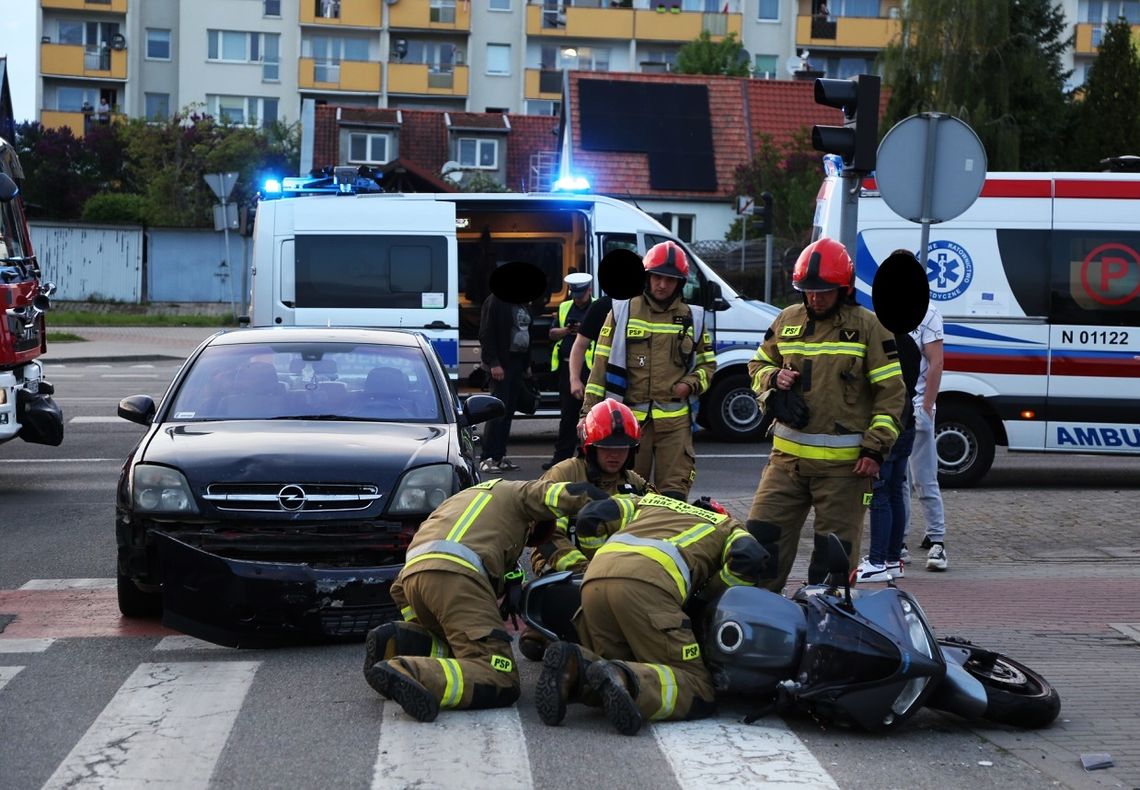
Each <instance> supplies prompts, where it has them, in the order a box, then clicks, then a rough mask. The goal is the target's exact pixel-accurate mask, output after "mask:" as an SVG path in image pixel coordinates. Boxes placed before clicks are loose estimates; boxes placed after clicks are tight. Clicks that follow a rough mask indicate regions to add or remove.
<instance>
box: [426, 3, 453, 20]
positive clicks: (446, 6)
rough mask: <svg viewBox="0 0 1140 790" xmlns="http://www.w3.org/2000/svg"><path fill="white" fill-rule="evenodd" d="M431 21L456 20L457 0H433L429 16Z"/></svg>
mask: <svg viewBox="0 0 1140 790" xmlns="http://www.w3.org/2000/svg"><path fill="white" fill-rule="evenodd" d="M428 20H429V21H431V22H444V23H447V24H453V23H454V22H455V0H431V13H430V14H429V16H428Z"/></svg>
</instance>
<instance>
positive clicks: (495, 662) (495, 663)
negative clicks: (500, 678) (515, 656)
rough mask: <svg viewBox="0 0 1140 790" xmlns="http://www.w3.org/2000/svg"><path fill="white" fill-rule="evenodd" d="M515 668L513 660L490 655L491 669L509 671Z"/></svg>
mask: <svg viewBox="0 0 1140 790" xmlns="http://www.w3.org/2000/svg"><path fill="white" fill-rule="evenodd" d="M514 668H515V662H513V661H511V660H510V659H509V658H507V657H505V656H491V669H494V670H497V671H499V672H510V671H512V670H513V669H514Z"/></svg>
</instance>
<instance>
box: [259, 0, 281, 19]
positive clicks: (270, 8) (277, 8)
mask: <svg viewBox="0 0 1140 790" xmlns="http://www.w3.org/2000/svg"><path fill="white" fill-rule="evenodd" d="M261 13H262V15H263V16H281V0H265V2H264V10H263V11H262V12H261Z"/></svg>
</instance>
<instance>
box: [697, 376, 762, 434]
mask: <svg viewBox="0 0 1140 790" xmlns="http://www.w3.org/2000/svg"><path fill="white" fill-rule="evenodd" d="M701 411H702V412H703V413H704V415H705V416H706V417H707V418H708V423H709V428H710V429H711V430H712V432H713V434H715V435H716V437H717V438H718V439H722V440H724V441H728V442H750V441H754V440H756V439H759V438H760V433H761V432H760V422H761V418H762V417H763V415H762V414H761V413H760V407H759V405H758V404H757V403H756V395H755V394H754V393H753V392H752V386H751V385H750V383H749V381H748V377H747V376H729V377H728V378H725V379H723V380H721V381H719V382H717V383H716V384H714V385H713V388H712V389H711V390H709V393H708V395H706V396H705V402H704V404H703V405H702V408H701Z"/></svg>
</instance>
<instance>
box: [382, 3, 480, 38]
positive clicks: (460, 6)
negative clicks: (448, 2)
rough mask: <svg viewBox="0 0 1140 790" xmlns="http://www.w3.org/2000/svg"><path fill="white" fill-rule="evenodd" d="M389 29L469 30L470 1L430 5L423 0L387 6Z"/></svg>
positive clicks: (465, 31)
mask: <svg viewBox="0 0 1140 790" xmlns="http://www.w3.org/2000/svg"><path fill="white" fill-rule="evenodd" d="M388 29H389V30H441V31H444V32H454V31H462V32H464V33H467V32H470V31H471V3H470V2H464V0H457V2H456V3H455V5H454V6H437V7H434V8H433V7H432V5H431V4H430V3H428V2H425V1H424V0H421V1H420V2H416V3H396V4H395V5H389V6H388Z"/></svg>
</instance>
